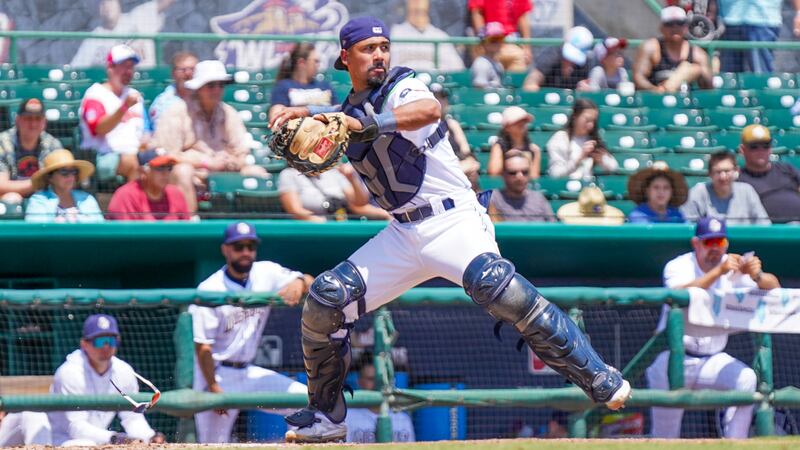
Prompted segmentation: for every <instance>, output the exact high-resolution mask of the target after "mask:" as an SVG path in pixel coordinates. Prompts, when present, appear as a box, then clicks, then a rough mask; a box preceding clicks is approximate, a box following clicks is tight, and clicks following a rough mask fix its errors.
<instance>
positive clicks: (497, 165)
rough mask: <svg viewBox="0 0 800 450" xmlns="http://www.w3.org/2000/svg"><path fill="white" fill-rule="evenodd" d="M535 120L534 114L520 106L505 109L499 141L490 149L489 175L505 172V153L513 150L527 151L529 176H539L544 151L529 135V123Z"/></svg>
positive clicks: (534, 177) (535, 177)
mask: <svg viewBox="0 0 800 450" xmlns="http://www.w3.org/2000/svg"><path fill="white" fill-rule="evenodd" d="M531 121H533V116H532V115H530V114H528V113H527V112H526V111H525V110H524V109H522V108H520V107H519V106H509V107H508V108H506V109H505V110H503V119H502V121H501V125H502V128H501V129H500V133H498V135H497V141H495V143H494V144H492V148H491V149H490V151H489V167H488V170H487V172H488V173H489V175H494V176H497V175H500V174H502V173H503V165H504V160H505V155H506V153H507V152H509V151H512V150H518V151H521V152H523V153H526V154H527V155H528V156H529V158H528V160H529V161H530V168H529V170H528V176H529V177H530V179H532V180H533V179H537V178H539V173H540V171H541V166H542V151H541V149H540V148H539V146H538V145H536V144H534V143H533V142H531V138H530V136H529V135H528V124H530V123H531Z"/></svg>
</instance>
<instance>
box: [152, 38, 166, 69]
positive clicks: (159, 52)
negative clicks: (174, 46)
mask: <svg viewBox="0 0 800 450" xmlns="http://www.w3.org/2000/svg"><path fill="white" fill-rule="evenodd" d="M153 47H155V52H156V54H155V57H156V66H160V65H162V64H166V63H167V62H166V61H164V60H163V57H164V49H163V48H162V47H161V35H159V34H156V35H155V37H154V38H153Z"/></svg>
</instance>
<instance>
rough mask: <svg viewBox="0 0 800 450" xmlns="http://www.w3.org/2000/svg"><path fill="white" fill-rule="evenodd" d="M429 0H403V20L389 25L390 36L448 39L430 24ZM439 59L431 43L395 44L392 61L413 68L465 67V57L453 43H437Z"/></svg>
mask: <svg viewBox="0 0 800 450" xmlns="http://www.w3.org/2000/svg"><path fill="white" fill-rule="evenodd" d="M429 11H430V1H429V0H406V20H405V22H403V23H401V24H397V25H395V26H393V27H392V32H391V36H390V39H391V40H392V41H394V40H396V39H407V38H412V39H432V40H437V39H447V38H449V37H450V35H448V34H447V32H445V31H443V30H440V29H439V28H436V27H435V26H433V24H431V17H430V13H429ZM438 47H439V48H438V58H439V59H438V60H436V61H434V59H435V54H436V49H435V48H434V44H416V43H414V44H394V45H393V46H392V64H393V65H395V66H404V67H410V68H412V69H414V70H416V71H439V72H456V71H461V70H464V61H463V60H462V59H461V56H460V55H459V54H458V51H457V50H456V47H455V46H454V45H453V44H439V45H438Z"/></svg>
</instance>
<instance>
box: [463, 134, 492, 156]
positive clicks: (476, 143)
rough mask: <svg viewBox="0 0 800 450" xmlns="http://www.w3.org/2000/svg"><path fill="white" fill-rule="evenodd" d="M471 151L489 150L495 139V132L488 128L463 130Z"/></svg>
mask: <svg viewBox="0 0 800 450" xmlns="http://www.w3.org/2000/svg"><path fill="white" fill-rule="evenodd" d="M464 134H465V135H466V136H467V142H469V146H470V147H471V148H472V149H473V151H476V152H477V151H489V148H491V146H492V144H493V143H494V142H495V141H496V140H497V132H495V131H490V130H467V131H465V132H464Z"/></svg>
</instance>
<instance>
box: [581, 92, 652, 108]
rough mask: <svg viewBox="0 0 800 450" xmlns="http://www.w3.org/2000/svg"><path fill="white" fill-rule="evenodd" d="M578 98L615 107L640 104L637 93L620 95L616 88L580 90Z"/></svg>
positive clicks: (628, 106)
mask: <svg viewBox="0 0 800 450" xmlns="http://www.w3.org/2000/svg"><path fill="white" fill-rule="evenodd" d="M576 97H577V98H585V99H588V100H591V101H593V102H594V103H595V104H596V105H597V106H599V107H601V108H602V107H604V106H610V107H614V108H635V107H638V106H639V98H637V97H636V96H635V95H620V93H619V92H617V91H615V90H602V91H596V92H578V93H576Z"/></svg>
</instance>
